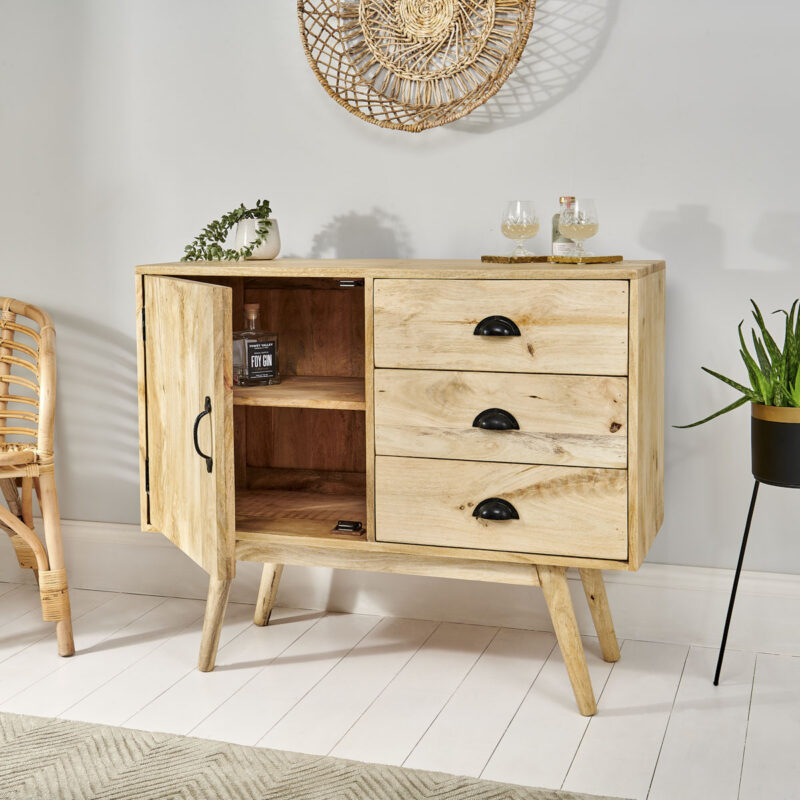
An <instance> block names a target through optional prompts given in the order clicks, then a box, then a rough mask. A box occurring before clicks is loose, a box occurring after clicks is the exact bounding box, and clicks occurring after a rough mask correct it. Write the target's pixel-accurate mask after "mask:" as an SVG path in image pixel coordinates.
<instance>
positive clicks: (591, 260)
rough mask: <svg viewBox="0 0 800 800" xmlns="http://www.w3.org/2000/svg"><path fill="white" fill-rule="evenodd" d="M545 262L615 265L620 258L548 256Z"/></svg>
mask: <svg viewBox="0 0 800 800" xmlns="http://www.w3.org/2000/svg"><path fill="white" fill-rule="evenodd" d="M547 260H548V261H549V262H550V263H551V264H615V263H616V262H617V261H622V256H583V257H582V258H576V257H575V256H548V258H547Z"/></svg>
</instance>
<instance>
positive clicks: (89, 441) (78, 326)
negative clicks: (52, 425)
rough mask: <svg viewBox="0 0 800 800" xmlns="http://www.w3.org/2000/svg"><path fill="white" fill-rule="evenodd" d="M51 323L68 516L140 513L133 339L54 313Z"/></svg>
mask: <svg viewBox="0 0 800 800" xmlns="http://www.w3.org/2000/svg"><path fill="white" fill-rule="evenodd" d="M53 318H54V322H55V326H56V353H57V359H58V374H59V378H58V396H59V399H58V404H57V411H56V466H57V469H58V480H59V494H60V499H61V505H62V514H63V516H64V517H67V518H72V519H91V518H98V519H105V520H121V519H123V518H125V517H126V516H130V515H131V514H132V513H133V514H135V512H136V504H137V503H138V485H139V462H138V449H139V448H138V421H137V420H138V415H137V389H136V345H135V341H134V339H133V337H132V336H128V335H126V334H124V333H122V332H120V331H119V330H117V329H115V328H111V327H109V326H107V325H102V324H99V323H97V322H94V321H93V320H91V319H89V318H86V317H83V316H79V315H77V314H71V313H68V312H64V311H62V310H54V312H53ZM64 409H69V413H68V414H65V413H64ZM80 498H83V499H80ZM76 504H79V505H78V506H76Z"/></svg>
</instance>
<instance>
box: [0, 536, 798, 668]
mask: <svg viewBox="0 0 800 800" xmlns="http://www.w3.org/2000/svg"><path fill="white" fill-rule="evenodd" d="M63 531H64V547H65V551H66V557H67V569H68V574H69V583H70V586H73V587H75V588H83V589H100V590H109V591H120V592H132V593H138V594H156V595H164V596H173V597H196V598H204V597H205V594H206V589H207V577H206V574H205V573H204V572H203V571H202V570H201V569H200V568H199V567H197V566H196V565H195V564H194V563H193V562H192V561H191V560H190V559H189V558H187V557H186V556H185V555H183V553H181V552H180V550H178V549H177V548H176V547H174V546H173V545H171V544H170V543H169V542H168V541H167V540H166V539H165V538H164V537H163V536H161V535H160V534H154V533H144V532H142V531H141V530H140V529H139V527H138V526H136V525H122V524H118V523H100V522H77V521H72V520H64V522H63ZM5 538H6V537H5V536H2V537H0V540H4V539H5ZM259 575H260V565H258V564H251V563H240V564H238V565H237V576H236V580H235V581H234V585H233V589H232V592H231V600H232V601H234V602H240V603H255V598H256V593H257V590H258V581H259ZM605 576H606V584H607V587H608V594H609V600H610V603H611V610H612V613H613V615H614V622H615V626H616V630H617V634H618V636H619V638H620V639H626V638H633V639H645V640H651V641H660V642H682V643H686V644H698V645H706V646H710V647H717V646H718V645H719V638H720V635H721V633H722V625H723V622H724V620H725V610H726V607H727V602H728V595H729V593H730V588H731V582H732V580H733V570H721V569H708V568H704V567H682V566H673V565H668V564H644V565H643V566H642V568H641V569H640V570H639V571H638V572H635V573H627V572H606V573H605ZM572 578H573V580H572V581H571V588H572V591H573V598H574V601H575V607H576V610H577V614H578V621H579V623H580V626H581V630H582V631H583V632H585V633H587V634H589V633H591V632H592V622H591V618H590V616H589V613H588V610H587V607H586V602H585V600H584V598H583V593H582V590H581V586H580V580H579V579H578V578H577V574H576V575H574V576H572ZM25 580H32V576H31V574H30V573H29V572H28V571H23V572H21V571H20V570H19V569H18V567H17V563H16V559H15V558H14V555H13V550H12V549H11V547H10V544H9V545H8V549H7V551H6V554H5V556H4V557H0V581H25ZM278 604H279V605H284V606H292V607H295V608H312V609H328V610H331V611H350V612H355V613H362V614H380V615H387V616H397V617H412V618H417V619H434V620H446V621H450V622H463V623H474V624H481V625H502V626H506V627H513V628H529V629H533V630H549V629H551V626H550V620H549V617H548V614H547V609H546V608H545V605H544V600H543V598H542V595H541V592H540V591H539V590H538V589H530V588H526V587H520V586H506V585H499V584H489V583H479V582H473V581H457V580H448V579H444V578H422V577H416V576H406V575H384V574H376V573H369V572H360V571H345V570H336V571H333V570H330V569H326V568H316V567H289V568H287V569H286V570H285V572H284V576H283V579H282V581H281V587H280V592H279V593H278ZM798 619H800V575H784V574H777V573H764V572H744V573H742V578H741V582H740V584H739V593H738V597H737V601H736V611H735V615H734V621H733V625H732V628H731V634H730V639H729V646H730V647H731V648H732V649H739V650H754V651H759V652H773V653H786V654H792V655H800V625H798V623H797V620H798Z"/></svg>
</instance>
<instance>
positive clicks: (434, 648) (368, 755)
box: [331, 623, 498, 764]
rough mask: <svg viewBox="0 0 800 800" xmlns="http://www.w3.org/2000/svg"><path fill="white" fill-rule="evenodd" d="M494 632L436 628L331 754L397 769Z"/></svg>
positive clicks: (461, 627)
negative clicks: (395, 765)
mask: <svg viewBox="0 0 800 800" xmlns="http://www.w3.org/2000/svg"><path fill="white" fill-rule="evenodd" d="M497 632H498V629H497V628H489V627H485V626H482V625H458V624H454V623H443V624H442V625H440V626H439V627H438V628H437V629H436V631H435V632H434V633H433V635H432V636H431V637H430V638H429V639H428V640H427V642H425V644H424V645H423V646H422V647H421V648H420V650H419V651H418V652H417V653H416V654H415V655H414V657H413V658H412V659H411V660H410V661H409V662H408V663H407V664H406V665H405V667H404V668H403V669H402V670H401V671H400V672H399V673H398V674H397V676H396V677H395V678H394V679H393V680H392V681H391V683H389V685H388V686H387V687H386V688H385V689H384V691H383V692H382V693H381V694H380V696H379V697H378V698H377V699H376V700H375V702H374V703H373V704H372V705H371V706H370V707H369V708H368V709H367V710H366V711H365V712H364V714H363V715H362V716H361V717H360V718H359V720H358V721H357V722H356V723H355V725H354V726H353V727H352V728H351V729H350V730H349V731H348V732H347V734H346V735H345V736H344V738H343V739H342V741H341V742H339V744H338V745H337V746H336V747H335V748H334V749H333V750H332V751H331V755H334V756H339V757H341V758H353V759H357V760H361V761H372V762H377V763H381V764H402V763H403V761H405V759H406V758H407V757H408V755H409V754H410V753H411V751H412V750H413V749H414V747H415V746H416V744H417V742H418V741H419V740H420V739H421V738H422V736H423V735H424V733H425V731H426V730H427V729H428V726H429V725H430V724H431V722H433V720H434V719H435V718H436V715H437V714H438V713H439V711H440V710H441V709H442V707H443V706H444V705H445V703H446V702H447V701H448V700H449V699H450V697H451V696H452V694H453V692H454V691H455V690H456V689H457V688H458V686H459V684H460V683H461V681H462V680H463V679H464V678H465V677H466V675H467V673H468V672H469V671H470V669H471V668H472V666H473V664H474V663H475V662H476V661H477V660H478V658H479V657H480V655H481V653H482V652H483V651H484V650H485V649H486V647H487V646H488V645H489V642H490V641H491V640H492V638H493V637H494V636H495V635H496V634H497Z"/></svg>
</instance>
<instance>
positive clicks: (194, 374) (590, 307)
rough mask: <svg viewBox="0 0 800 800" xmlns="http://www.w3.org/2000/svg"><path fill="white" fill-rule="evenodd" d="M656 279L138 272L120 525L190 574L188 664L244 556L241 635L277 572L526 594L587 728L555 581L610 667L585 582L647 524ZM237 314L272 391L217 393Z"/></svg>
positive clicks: (344, 271)
mask: <svg viewBox="0 0 800 800" xmlns="http://www.w3.org/2000/svg"><path fill="white" fill-rule="evenodd" d="M664 279H665V268H664V263H663V262H659V261H634V262H622V263H619V264H611V265H607V264H604V265H583V266H563V265H561V266H555V265H521V266H520V265H514V266H507V265H485V264H481V263H480V262H476V261H404V260H372V259H370V260H359V259H356V260H317V261H311V260H295V259H281V260H278V261H272V262H270V261H266V262H265V261H248V262H243V263H239V264H232V265H230V264H221V263H191V264H183V263H177V264H157V265H151V266H144V267H139V268H138V269H137V270H136V294H137V303H138V309H137V315H138V316H137V319H138V320H139V326H138V327H139V337H138V365H139V431H140V456H141V476H142V480H141V509H142V527H143V528H144V529H146V530H150V531H160V532H161V533H163V534H164V535H165V536H166V537H167V538H169V539H170V540H171V541H172V542H174V543H175V544H176V545H177V546H178V547H180V548H181V550H183V551H184V552H185V553H186V554H187V555H188V556H190V557H191V558H192V559H194V561H196V562H197V563H198V564H199V565H200V566H201V567H202V568H203V569H204V570H205V571H206V572H208V574H209V577H210V582H209V593H208V602H207V606H206V616H205V623H204V627H203V636H202V642H201V647H200V661H199V666H200V669H201V670H204V671H208V670H211V669H213V667H214V660H215V657H216V649H217V644H218V641H219V633H220V628H221V626H222V621H223V616H224V613H225V606H226V603H227V598H228V593H229V591H230V585H231V580H232V579H233V577H234V574H235V571H236V562H237V561H258V562H263V563H264V571H263V576H262V581H261V587H260V590H259V595H258V602H257V606H256V612H255V621H256V623H257V624H260V625H266V624H267V622H268V620H269V615H270V611H271V609H272V604H273V602H274V599H275V595H276V592H277V589H278V582H279V580H280V576H281V572H282V569H283V565H285V564H312V565H317V566H328V567H335V568H342V569H363V570H374V571H379V572H397V573H407V574H415V575H430V576H443V577H450V578H463V579H468V580H479V581H493V582H500V583H513V584H521V585H527V586H541V588H542V590H543V592H544V596H545V599H546V601H547V605H548V608H549V610H550V615H551V617H552V621H553V626H554V628H555V632H556V635H557V637H558V642H559V645H560V646H561V650H562V652H563V654H564V659H565V662H566V666H567V670H568V672H569V676H570V680H571V682H572V686H573V689H574V691H575V697H576V700H577V703H578V708H579V710H580V712H581V713H582V714H587V715H588V714H593V713H595V710H596V705H595V699H594V694H593V691H592V686H591V682H590V679H589V674H588V671H587V668H586V660H585V657H584V653H583V647H582V643H581V640H580V637H579V634H578V626H577V624H576V621H575V613H574V609H573V605H572V600H571V598H570V593H569V589H568V584H567V578H566V568H567V567H577V568H578V569H579V570H580V576H581V579H582V581H583V586H584V589H585V593H586V597H587V600H588V603H589V606H590V609H591V612H592V617H593V619H594V622H595V627H596V630H597V634H598V636H599V639H600V644H601V647H602V651H603V655H604V657H605V658H606V659H607V660H609V661H614V660H616V659H618V658H619V649H618V646H617V640H616V637H615V634H614V628H613V624H612V621H611V615H610V612H609V608H608V601H607V598H606V593H605V588H604V584H603V578H602V570H604V569H616V570H635V569H637V568H638V567H639V565H640V564H641V563H642V561H643V559H644V557H645V555H646V554H647V551H648V548H649V547H650V545H651V544H652V542H653V539H654V538H655V536H656V533H657V532H658V529H659V527H660V525H661V522H662V519H663V427H664V425H663V382H664ZM246 302H247V303H259V304H260V305H261V315H262V326H263V327H264V328H265V329H267V330H274V331H277V332H278V334H279V336H280V343H279V349H280V367H281V374H282V377H283V381H282V383H281V384H280V385H278V386H264V387H252V388H238V387H237V388H234V387H233V381H232V344H231V342H232V331H233V330H236V329H239V328H241V327H242V306H243V304H244V303H246ZM204 412H208V413H204ZM195 430H196V433H197V444H198V447H199V452H201V453H202V454H203V455H202V456H201V455H200V454H199V453H198V451H196V449H195V443H194V439H193V432H194V431H195ZM339 521H354V522H359V523H361V530H360V531H359V532H357V533H356V534H355V535H353V534H352V533H347V532H339V531H337V530H336V528H337V525H338V523H339Z"/></svg>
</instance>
